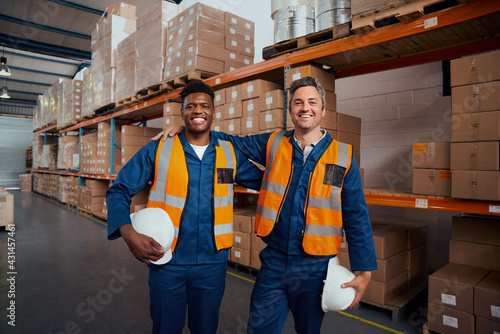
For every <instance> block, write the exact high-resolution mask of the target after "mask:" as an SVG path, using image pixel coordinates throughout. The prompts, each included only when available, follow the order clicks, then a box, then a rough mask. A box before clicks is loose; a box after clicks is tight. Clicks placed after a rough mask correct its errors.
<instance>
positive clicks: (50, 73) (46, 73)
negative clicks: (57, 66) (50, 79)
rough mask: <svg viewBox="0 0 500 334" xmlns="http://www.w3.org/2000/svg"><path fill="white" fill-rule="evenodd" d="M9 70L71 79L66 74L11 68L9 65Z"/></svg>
mask: <svg viewBox="0 0 500 334" xmlns="http://www.w3.org/2000/svg"><path fill="white" fill-rule="evenodd" d="M9 68H10V69H12V70H16V71H23V72H30V73H36V74H44V75H53V76H56V77H61V78H69V79H72V78H73V77H72V76H71V75H67V74H60V73H54V72H45V71H39V70H33V69H31V68H24V67H17V66H11V65H9Z"/></svg>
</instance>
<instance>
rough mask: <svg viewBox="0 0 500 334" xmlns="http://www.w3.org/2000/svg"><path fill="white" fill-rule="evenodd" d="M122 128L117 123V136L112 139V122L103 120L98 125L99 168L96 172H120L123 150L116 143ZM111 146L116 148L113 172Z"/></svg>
mask: <svg viewBox="0 0 500 334" xmlns="http://www.w3.org/2000/svg"><path fill="white" fill-rule="evenodd" d="M120 135H121V128H120V126H118V125H115V137H114V140H113V141H112V140H111V123H110V122H101V123H99V125H98V126H97V168H96V172H95V174H107V175H109V174H118V172H119V171H120V168H121V166H122V165H121V161H122V156H121V151H120V149H119V148H118V147H117V146H116V145H114V143H115V142H116V141H117V140H118V139H119V138H120ZM111 147H113V149H114V152H113V154H114V158H113V159H114V160H113V166H114V167H113V168H114V170H113V173H111Z"/></svg>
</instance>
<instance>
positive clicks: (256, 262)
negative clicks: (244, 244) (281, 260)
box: [250, 249, 262, 269]
mask: <svg viewBox="0 0 500 334" xmlns="http://www.w3.org/2000/svg"><path fill="white" fill-rule="evenodd" d="M259 254H260V250H253V249H251V250H250V267H252V268H255V269H260V267H261V265H262V263H261V262H260V257H259Z"/></svg>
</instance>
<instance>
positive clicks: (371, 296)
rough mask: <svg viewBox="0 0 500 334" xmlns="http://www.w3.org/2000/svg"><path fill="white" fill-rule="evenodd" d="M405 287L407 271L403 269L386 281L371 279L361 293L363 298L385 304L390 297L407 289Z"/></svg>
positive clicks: (394, 296)
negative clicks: (363, 292) (400, 272)
mask: <svg viewBox="0 0 500 334" xmlns="http://www.w3.org/2000/svg"><path fill="white" fill-rule="evenodd" d="M407 289H408V273H407V272H406V271H405V272H403V273H402V274H400V275H398V276H396V277H394V278H393V279H391V280H389V281H387V282H378V281H374V280H371V281H370V284H368V287H367V288H366V291H365V294H364V295H363V299H366V300H370V301H372V302H375V303H379V304H387V303H388V302H390V301H391V300H392V299H394V298H396V297H397V296H399V295H401V294H402V293H403V292H405V291H407Z"/></svg>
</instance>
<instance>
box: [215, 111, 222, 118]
mask: <svg viewBox="0 0 500 334" xmlns="http://www.w3.org/2000/svg"><path fill="white" fill-rule="evenodd" d="M215 118H216V119H219V118H222V114H221V112H220V111H219V112H216V113H215Z"/></svg>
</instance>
